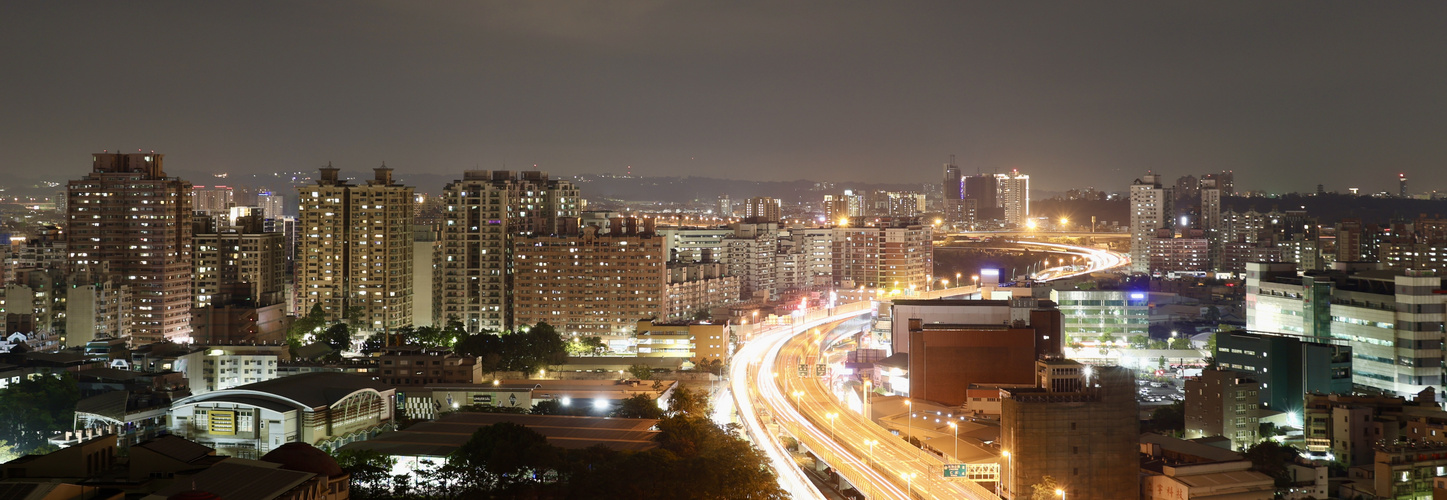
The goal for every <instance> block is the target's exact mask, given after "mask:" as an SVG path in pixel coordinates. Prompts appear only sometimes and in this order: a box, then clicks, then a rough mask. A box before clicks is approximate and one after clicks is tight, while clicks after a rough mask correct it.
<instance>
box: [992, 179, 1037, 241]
mask: <svg viewBox="0 0 1447 500" xmlns="http://www.w3.org/2000/svg"><path fill="white" fill-rule="evenodd" d="M995 178H996V179H998V180H997V182H996V185H997V186H998V189H999V190H1000V191H999V195H998V196H997V199H998V200H999V203H1000V208H1002V209H1004V211H1005V222H1007V223H1009V224H1014V225H1015V226H1016V227H1022V226H1024V225H1025V219H1027V218H1029V217H1030V176H1029V175H1025V174H1022V173H1020V171H1019V170H1018V169H1016V170H1011V171H1010V173H1008V174H995Z"/></svg>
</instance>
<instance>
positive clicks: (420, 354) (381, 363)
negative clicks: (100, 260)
mask: <svg viewBox="0 0 1447 500" xmlns="http://www.w3.org/2000/svg"><path fill="white" fill-rule="evenodd" d="M377 365H378V371H377V377H378V380H381V381H382V382H384V383H387V384H391V385H394V386H398V387H408V386H423V385H427V384H475V383H478V382H481V381H482V365H481V364H478V362H477V358H475V357H472V356H463V355H460V354H456V353H454V352H452V351H450V350H447V349H436V348H429V347H421V346H399V347H388V348H385V349H383V350H382V355H381V356H379V357H378V358H377Z"/></svg>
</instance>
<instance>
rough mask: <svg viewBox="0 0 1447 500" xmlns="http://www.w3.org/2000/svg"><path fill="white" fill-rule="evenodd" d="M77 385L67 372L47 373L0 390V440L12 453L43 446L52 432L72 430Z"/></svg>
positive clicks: (78, 387) (46, 443) (21, 452)
mask: <svg viewBox="0 0 1447 500" xmlns="http://www.w3.org/2000/svg"><path fill="white" fill-rule="evenodd" d="M78 401H80V386H79V385H78V384H77V383H76V380H75V376H73V375H71V374H70V372H60V373H58V374H46V375H40V376H37V377H35V378H34V379H27V378H21V379H20V381H19V382H15V383H12V384H10V386H9V387H7V388H5V389H0V441H4V442H6V443H10V445H11V446H13V448H14V453H18V454H22V455H23V454H28V453H34V452H36V451H38V450H41V449H44V448H45V447H46V446H48V445H49V444H50V443H49V441H48V440H47V439H48V438H50V437H51V436H53V435H56V434H59V433H61V432H65V431H68V430H71V427H72V426H73V425H74V421H75V403H76V402H78Z"/></svg>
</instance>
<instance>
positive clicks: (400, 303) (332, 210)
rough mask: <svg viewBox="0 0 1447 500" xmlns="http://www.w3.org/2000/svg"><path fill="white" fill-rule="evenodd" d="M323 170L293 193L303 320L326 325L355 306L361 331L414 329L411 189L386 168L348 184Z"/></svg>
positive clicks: (336, 171) (329, 168)
mask: <svg viewBox="0 0 1447 500" xmlns="http://www.w3.org/2000/svg"><path fill="white" fill-rule="evenodd" d="M339 172H340V169H338V168H335V167H332V166H331V165H330V164H328V165H327V166H326V167H323V168H322V169H321V176H320V178H319V179H318V180H317V183H316V185H315V186H302V187H299V188H297V192H298V203H299V205H300V210H301V215H300V217H299V219H300V220H299V222H300V227H299V231H300V233H301V237H300V243H299V245H298V252H297V253H298V257H297V258H298V261H297V264H296V283H297V293H299V294H300V297H299V299H300V300H299V302H300V304H299V305H300V309H301V311H302V314H306V311H310V310H311V308H312V307H313V306H320V307H321V308H322V312H323V313H324V314H326V318H327V320H328V321H337V320H340V319H342V318H343V317H344V315H345V314H346V313H347V312H348V311H349V310H351V308H358V309H359V310H360V312H361V320H362V322H363V323H362V324H363V325H364V326H363V327H364V328H369V329H373V330H388V329H392V328H398V327H402V326H406V325H410V324H411V323H412V293H413V290H412V187H410V186H403V185H401V184H398V183H397V182H395V181H393V180H392V169H391V168H388V167H386V166H382V167H378V168H375V169H373V172H374V174H375V177H373V178H372V179H368V180H367V181H366V183H364V184H359V185H354V184H351V183H349V182H347V180H345V179H342V178H341V177H340V176H339Z"/></svg>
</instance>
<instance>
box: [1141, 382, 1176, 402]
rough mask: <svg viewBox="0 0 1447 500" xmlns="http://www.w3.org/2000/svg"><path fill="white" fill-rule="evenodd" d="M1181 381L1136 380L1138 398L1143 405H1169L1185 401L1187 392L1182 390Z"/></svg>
mask: <svg viewBox="0 0 1447 500" xmlns="http://www.w3.org/2000/svg"><path fill="white" fill-rule="evenodd" d="M1180 384H1181V382H1179V381H1167V382H1157V381H1154V380H1145V379H1137V380H1136V400H1137V401H1139V402H1140V404H1141V406H1156V405H1168V404H1171V403H1174V402H1176V401H1184V400H1185V398H1186V394H1185V393H1184V392H1182V391H1181V387H1180Z"/></svg>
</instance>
